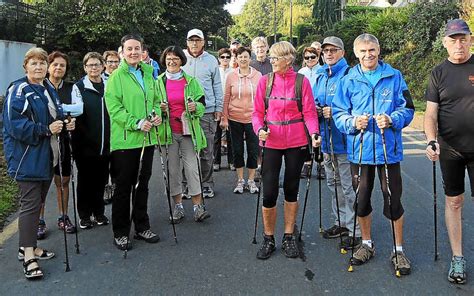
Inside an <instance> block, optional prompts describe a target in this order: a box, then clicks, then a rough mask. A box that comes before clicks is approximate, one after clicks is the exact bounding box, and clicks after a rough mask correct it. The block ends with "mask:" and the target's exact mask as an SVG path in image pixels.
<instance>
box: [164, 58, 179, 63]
mask: <svg viewBox="0 0 474 296" xmlns="http://www.w3.org/2000/svg"><path fill="white" fill-rule="evenodd" d="M165 60H166V62H167V63H168V62H175V63H176V62H178V61H181V59H180V58H166V59H165Z"/></svg>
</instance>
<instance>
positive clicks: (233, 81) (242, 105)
mask: <svg viewBox="0 0 474 296" xmlns="http://www.w3.org/2000/svg"><path fill="white" fill-rule="evenodd" d="M261 77H262V74H260V72H258V71H257V70H255V69H254V68H252V67H250V74H249V75H247V76H243V75H242V74H240V73H239V68H237V69H235V70H233V71H232V72H230V73H229V74H227V77H226V83H225V90H224V108H223V112H222V116H223V119H222V120H223V121H224V122H226V121H227V120H228V119H230V120H232V121H237V122H240V123H251V122H252V112H253V101H254V98H255V91H256V90H257V84H258V81H259V80H260V78H261Z"/></svg>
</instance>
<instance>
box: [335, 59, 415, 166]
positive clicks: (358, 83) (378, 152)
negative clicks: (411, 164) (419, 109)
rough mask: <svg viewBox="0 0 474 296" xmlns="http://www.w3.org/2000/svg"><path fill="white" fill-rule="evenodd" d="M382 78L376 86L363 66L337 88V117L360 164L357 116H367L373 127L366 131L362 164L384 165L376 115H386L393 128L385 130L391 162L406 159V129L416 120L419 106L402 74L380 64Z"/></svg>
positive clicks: (351, 153) (351, 155) (350, 154)
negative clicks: (404, 134) (415, 115)
mask: <svg viewBox="0 0 474 296" xmlns="http://www.w3.org/2000/svg"><path fill="white" fill-rule="evenodd" d="M378 66H379V67H382V68H381V70H382V75H381V78H380V79H379V81H378V82H377V84H376V85H375V86H372V84H371V83H370V82H369V81H368V80H367V78H365V76H364V74H363V73H362V70H361V67H360V65H357V66H355V67H354V68H352V69H351V70H350V71H349V74H347V75H346V76H345V77H344V78H343V79H342V81H341V85H340V86H339V87H338V88H337V91H336V95H335V97H334V99H333V101H332V110H333V118H334V122H335V123H336V126H337V128H338V129H339V130H340V131H342V132H343V133H345V134H347V148H348V151H347V152H348V153H347V158H348V159H349V161H350V162H352V163H358V162H359V140H360V134H361V133H360V131H359V130H357V129H356V128H355V126H354V124H355V117H356V116H361V115H364V114H367V115H369V116H370V119H369V125H368V126H367V129H366V130H365V132H364V142H363V150H362V164H370V165H379V164H383V163H384V155H383V148H382V137H381V132H380V129H379V128H378V127H377V123H376V121H375V119H374V117H373V116H374V115H379V114H386V115H388V116H390V118H391V119H392V126H391V127H390V128H387V129H386V131H385V138H386V143H387V158H388V159H387V162H388V163H389V164H392V163H397V162H400V161H401V160H402V159H403V146H402V129H403V128H404V127H406V126H407V125H408V124H409V123H410V122H411V121H412V119H413V115H414V112H415V107H414V105H413V101H412V99H411V96H410V92H409V91H408V87H407V85H406V83H405V80H403V76H402V74H401V73H400V71H398V70H396V69H394V68H392V67H391V66H390V65H388V64H385V63H383V62H379V65H378Z"/></svg>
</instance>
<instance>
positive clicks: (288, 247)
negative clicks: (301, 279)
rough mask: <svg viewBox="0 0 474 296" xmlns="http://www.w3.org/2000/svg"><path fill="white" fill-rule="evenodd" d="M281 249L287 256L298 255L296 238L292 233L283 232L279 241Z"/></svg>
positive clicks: (293, 256) (294, 256)
mask: <svg viewBox="0 0 474 296" xmlns="http://www.w3.org/2000/svg"><path fill="white" fill-rule="evenodd" d="M281 250H282V251H283V254H285V256H286V257H288V258H296V257H298V256H299V255H300V252H299V251H298V247H297V246H296V238H295V236H294V235H293V234H285V235H284V236H283V240H282V242H281Z"/></svg>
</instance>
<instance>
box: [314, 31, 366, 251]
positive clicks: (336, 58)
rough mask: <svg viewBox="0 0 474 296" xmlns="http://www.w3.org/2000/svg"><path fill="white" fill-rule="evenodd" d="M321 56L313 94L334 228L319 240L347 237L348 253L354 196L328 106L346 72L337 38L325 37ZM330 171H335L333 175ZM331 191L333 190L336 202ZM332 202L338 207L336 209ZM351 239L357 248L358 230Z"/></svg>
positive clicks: (342, 141) (344, 148) (344, 149)
mask: <svg viewBox="0 0 474 296" xmlns="http://www.w3.org/2000/svg"><path fill="white" fill-rule="evenodd" d="M322 53H323V54H324V60H325V61H326V64H324V66H322V67H321V68H319V69H318V71H317V78H316V83H315V85H314V86H313V93H314V99H315V102H316V106H317V108H318V115H319V123H320V128H319V130H320V131H321V137H322V139H323V144H322V145H321V147H322V148H321V149H322V150H323V154H324V167H325V170H326V175H327V179H326V181H327V184H328V187H329V189H330V190H331V192H332V193H333V198H332V213H333V218H334V225H333V226H332V227H330V228H328V229H326V230H324V233H323V237H324V238H327V239H330V238H337V237H340V236H347V235H349V237H348V238H346V239H344V241H343V242H342V245H341V246H340V247H341V248H344V249H350V248H351V247H352V244H353V242H352V240H353V239H354V234H353V233H352V232H353V226H352V225H353V224H354V218H355V213H354V209H353V205H354V201H355V192H354V189H353V188H352V176H351V166H350V163H349V161H348V160H347V145H346V144H347V140H346V135H345V134H343V133H341V132H340V131H339V130H338V129H337V128H336V126H335V124H334V121H333V119H332V110H331V103H332V100H333V98H334V95H335V94H336V89H337V87H338V85H339V83H340V81H341V79H342V78H343V77H344V76H345V75H346V74H347V73H348V72H349V69H350V68H349V65H348V64H347V61H346V59H345V58H344V53H345V52H344V43H343V42H342V40H341V39H340V38H338V37H335V36H330V37H326V38H325V39H324V41H323V44H322ZM333 157H334V159H333ZM333 165H334V167H333ZM333 168H335V169H336V171H335V172H334V169H333ZM335 187H337V199H338V200H337V201H336V195H335ZM336 202H338V203H339V207H338V206H337V204H336ZM338 208H339V209H338ZM338 210H339V213H338V212H337V211H338ZM338 217H340V220H341V221H339V218H338ZM339 225H340V227H339ZM355 239H356V242H355V245H356V246H359V245H360V243H361V238H360V230H359V229H358V228H357V229H356V235H355Z"/></svg>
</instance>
